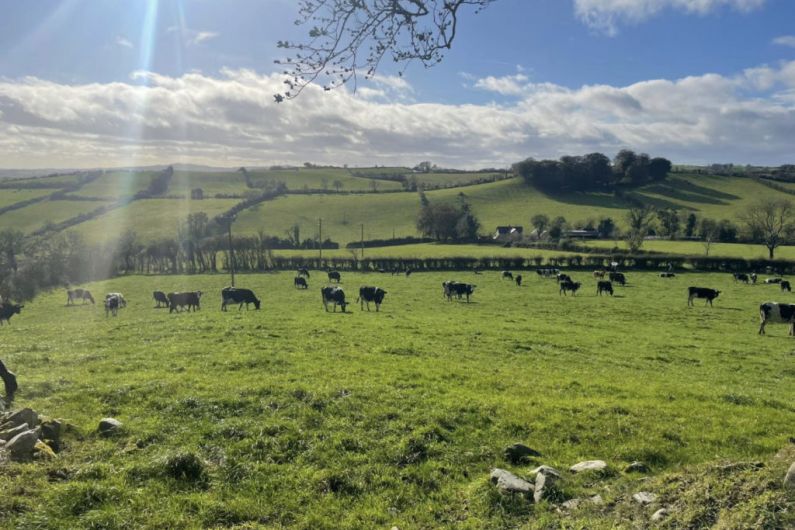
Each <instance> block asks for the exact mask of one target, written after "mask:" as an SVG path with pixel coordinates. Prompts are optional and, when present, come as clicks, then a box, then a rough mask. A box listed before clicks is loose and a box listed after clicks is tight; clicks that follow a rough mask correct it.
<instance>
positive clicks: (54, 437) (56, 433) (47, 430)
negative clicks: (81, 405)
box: [41, 420, 63, 443]
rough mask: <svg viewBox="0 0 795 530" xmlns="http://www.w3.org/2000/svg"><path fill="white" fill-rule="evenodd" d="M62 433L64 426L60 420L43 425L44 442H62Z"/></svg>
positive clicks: (49, 421) (42, 435)
mask: <svg viewBox="0 0 795 530" xmlns="http://www.w3.org/2000/svg"><path fill="white" fill-rule="evenodd" d="M62 432H63V424H62V423H61V422H60V421H58V420H47V421H45V422H42V424H41V437H42V439H43V440H51V441H53V442H56V443H58V442H60V441H61V433H62Z"/></svg>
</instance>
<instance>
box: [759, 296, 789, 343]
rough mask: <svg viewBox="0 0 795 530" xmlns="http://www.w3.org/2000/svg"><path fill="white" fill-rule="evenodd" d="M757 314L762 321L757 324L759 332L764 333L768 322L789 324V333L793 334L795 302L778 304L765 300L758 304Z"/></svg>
mask: <svg viewBox="0 0 795 530" xmlns="http://www.w3.org/2000/svg"><path fill="white" fill-rule="evenodd" d="M759 316H760V317H761V319H762V323H761V324H760V325H759V334H760V335H764V334H765V326H766V325H767V323H768V322H773V323H774V324H789V334H790V335H792V336H795V304H778V303H776V302H765V303H764V304H762V305H760V306H759Z"/></svg>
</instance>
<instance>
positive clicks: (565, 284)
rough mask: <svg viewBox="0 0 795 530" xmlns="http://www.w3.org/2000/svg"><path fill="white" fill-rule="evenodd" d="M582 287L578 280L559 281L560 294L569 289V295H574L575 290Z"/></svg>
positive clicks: (564, 293)
mask: <svg viewBox="0 0 795 530" xmlns="http://www.w3.org/2000/svg"><path fill="white" fill-rule="evenodd" d="M580 287H582V284H581V283H580V282H573V281H571V280H564V281H562V282H560V294H562V295H566V293H567V292H568V291H571V295H572V296H575V295H576V294H577V290H578V289H579V288H580Z"/></svg>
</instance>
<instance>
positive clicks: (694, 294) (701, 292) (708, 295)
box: [687, 287, 720, 307]
mask: <svg viewBox="0 0 795 530" xmlns="http://www.w3.org/2000/svg"><path fill="white" fill-rule="evenodd" d="M719 294H720V291H716V290H715V289H708V288H706V287H688V288H687V305H689V306H691V305H693V298H704V299H705V300H706V302H704V305H707V304H709V306H710V307H712V301H713V300H714V299H716V298H717V297H718V295H719Z"/></svg>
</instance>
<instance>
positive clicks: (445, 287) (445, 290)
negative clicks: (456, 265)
mask: <svg viewBox="0 0 795 530" xmlns="http://www.w3.org/2000/svg"><path fill="white" fill-rule="evenodd" d="M455 283H457V282H455V281H454V280H447V281H446V282H442V296H443V297H445V298H447V299H448V300H449V299H450V298H451V296H452V292H453V284H455Z"/></svg>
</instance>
